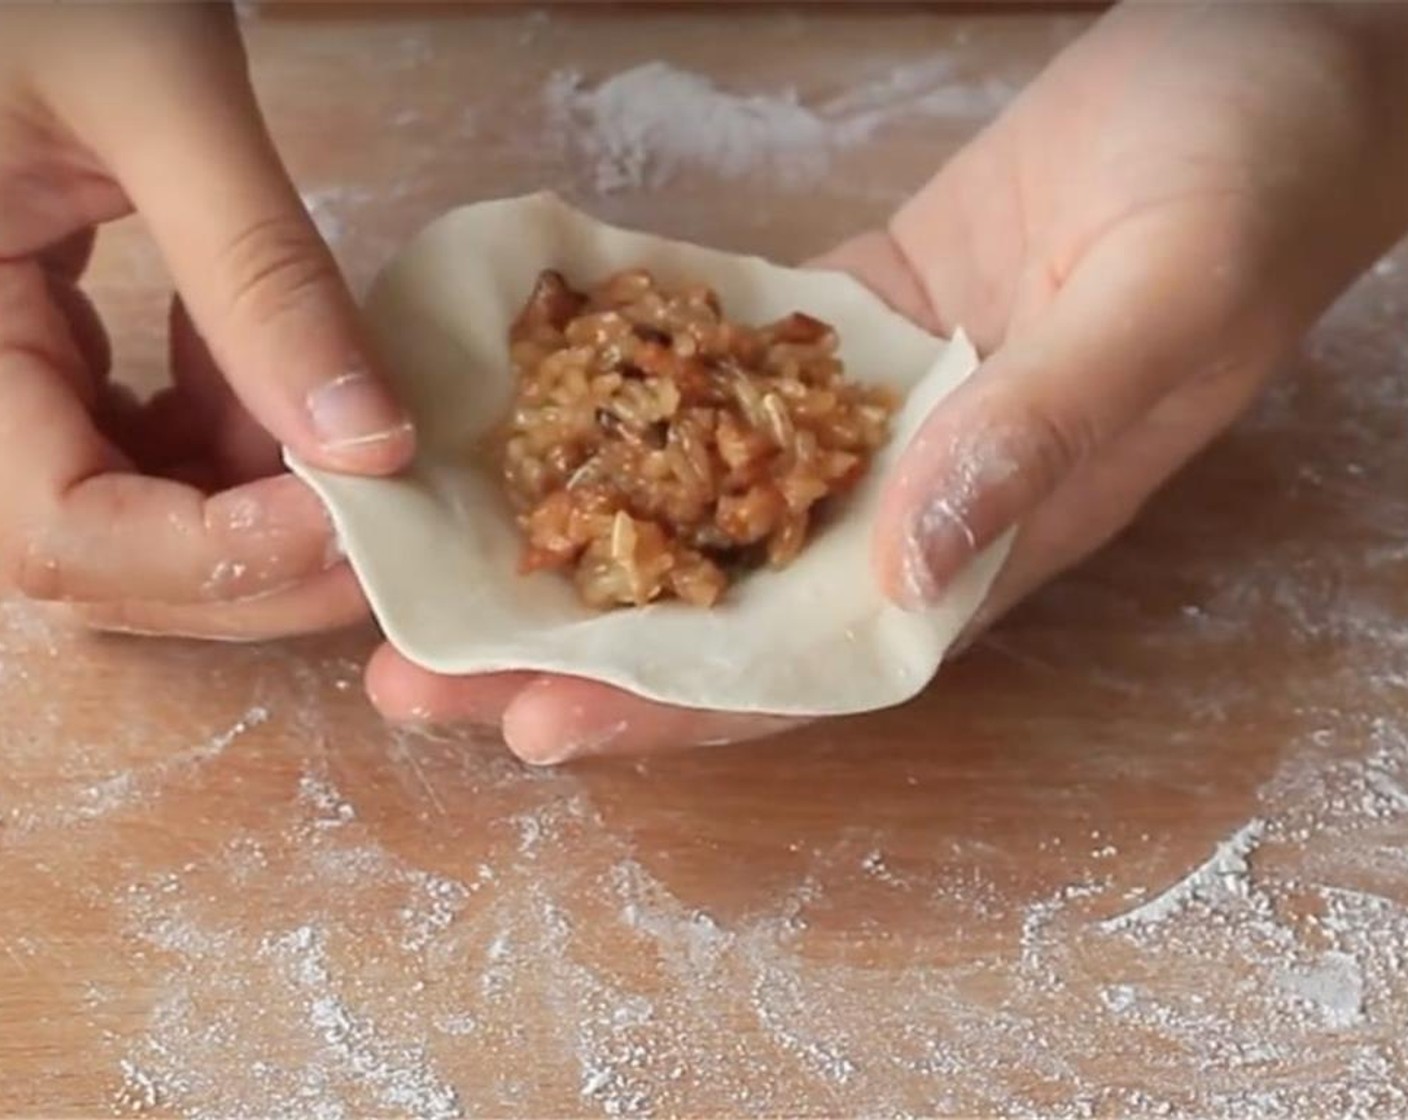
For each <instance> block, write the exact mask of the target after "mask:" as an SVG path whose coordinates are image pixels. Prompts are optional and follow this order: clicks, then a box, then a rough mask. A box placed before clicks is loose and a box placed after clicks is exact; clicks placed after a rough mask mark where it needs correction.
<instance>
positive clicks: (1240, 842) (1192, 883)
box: [1100, 820, 1266, 933]
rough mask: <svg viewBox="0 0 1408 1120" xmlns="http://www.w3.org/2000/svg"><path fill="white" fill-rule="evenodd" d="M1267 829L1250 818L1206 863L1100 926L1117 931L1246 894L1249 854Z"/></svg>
mask: <svg viewBox="0 0 1408 1120" xmlns="http://www.w3.org/2000/svg"><path fill="white" fill-rule="evenodd" d="M1265 831H1266V822H1265V821H1262V820H1252V821H1248V822H1247V823H1246V824H1244V825H1243V826H1242V827H1241V828H1239V829H1237V831H1236V832H1234V833H1233V834H1232V835H1231V836H1229V837H1228V838H1227V839H1226V840H1224V841H1222V842H1221V843H1220V844H1218V846H1217V849H1216V850H1215V851H1214V852H1213V854H1212V855H1211V856H1209V857H1208V859H1207V860H1206V861H1205V862H1204V863H1201V864H1199V865H1198V866H1197V867H1195V868H1194V869H1193V870H1192V871H1190V872H1189V873H1188V874H1187V875H1185V876H1184V877H1183V878H1181V879H1180V880H1178V882H1176V883H1174V884H1173V885H1172V886H1171V887H1169V888H1168V889H1167V890H1165V891H1163V892H1162V893H1161V894H1158V895H1156V896H1155V897H1153V898H1151V899H1149V901H1148V902H1145V903H1142V904H1140V905H1139V906H1136V907H1135V908H1134V909H1133V910H1127V911H1125V912H1124V913H1123V914H1120V915H1118V916H1116V917H1114V918H1110V919H1108V920H1106V921H1104V922H1101V923H1100V928H1101V929H1102V930H1104V931H1106V932H1109V933H1114V932H1117V931H1119V930H1123V929H1128V928H1129V927H1130V926H1135V925H1143V924H1146V923H1156V922H1162V921H1164V920H1165V919H1167V918H1168V917H1169V915H1171V914H1176V913H1177V912H1178V911H1180V910H1182V909H1183V908H1185V907H1187V906H1189V905H1191V904H1193V903H1195V902H1197V903H1203V904H1205V905H1209V906H1214V907H1215V906H1217V905H1218V904H1219V903H1220V902H1221V901H1222V900H1223V899H1225V898H1228V897H1234V898H1235V897H1244V896H1245V895H1246V893H1247V888H1248V883H1249V882H1250V880H1249V878H1248V873H1249V870H1250V868H1249V867H1248V865H1247V856H1248V855H1250V854H1251V852H1252V851H1254V850H1255V848H1256V845H1257V842H1258V841H1259V840H1260V839H1261V836H1262V834H1263V833H1264V832H1265Z"/></svg>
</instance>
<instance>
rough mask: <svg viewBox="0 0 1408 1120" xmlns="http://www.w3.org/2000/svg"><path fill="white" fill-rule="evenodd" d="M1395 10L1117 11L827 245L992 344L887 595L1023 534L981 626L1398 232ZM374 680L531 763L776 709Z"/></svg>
mask: <svg viewBox="0 0 1408 1120" xmlns="http://www.w3.org/2000/svg"><path fill="white" fill-rule="evenodd" d="M1392 8H1393V6H1392V5H1384V6H1374V5H1364V6H1362V7H1361V6H1355V5H1347V6H1344V7H1343V9H1342V8H1341V6H1338V5H1323V6H1311V5H1296V4H1269V5H1256V6H1246V7H1244V6H1238V5H1230V6H1214V7H1208V6H1201V5H1200V6H1197V7H1183V6H1178V5H1168V6H1160V5H1147V6H1145V5H1130V6H1127V7H1124V8H1121V9H1118V10H1116V11H1115V12H1113V13H1112V14H1110V15H1108V16H1107V17H1105V18H1104V19H1103V20H1101V21H1100V23H1098V24H1097V25H1096V26H1095V27H1094V29H1092V31H1091V32H1090V33H1089V34H1087V35H1086V36H1085V37H1084V38H1082V39H1081V40H1080V41H1078V42H1077V43H1076V44H1074V45H1073V46H1072V47H1071V48H1070V49H1069V50H1067V51H1066V52H1065V53H1064V54H1063V55H1062V56H1061V57H1060V58H1058V59H1057V60H1056V62H1055V63H1054V64H1053V65H1052V66H1051V67H1050V68H1048V70H1047V71H1046V72H1045V73H1044V74H1043V75H1042V76H1041V77H1040V78H1039V79H1038V80H1037V81H1036V82H1035V83H1034V84H1033V85H1032V86H1031V87H1030V88H1029V89H1028V90H1026V91H1025V92H1024V93H1023V94H1022V95H1021V96H1020V97H1019V98H1018V100H1017V101H1016V102H1014V104H1013V105H1012V106H1011V108H1009V109H1008V111H1007V112H1006V113H1004V114H1003V116H1002V117H1001V118H999V119H998V121H996V122H995V123H994V124H993V125H992V126H991V127H990V128H988V129H987V130H986V131H984V132H983V133H982V134H981V135H979V136H978V137H977V138H976V139H975V140H974V141H973V142H972V143H971V144H969V145H968V147H967V148H965V149H964V150H962V151H961V152H960V153H959V154H958V155H957V156H956V157H955V158H954V159H953V160H952V161H950V162H949V164H948V165H947V166H945V167H944V168H943V170H942V171H941V172H940V173H939V174H938V175H937V176H936V177H935V178H934V179H933V180H932V181H931V182H930V183H929V184H928V186H926V187H925V188H924V189H923V190H922V191H921V192H920V193H919V194H918V195H917V196H916V197H915V198H914V199H912V200H911V201H910V202H909V203H908V204H906V205H905V206H904V207H903V208H902V209H901V211H900V212H899V214H898V215H896V217H895V218H894V219H893V221H892V222H891V223H890V226H889V228H888V230H887V231H884V232H876V233H872V234H868V235H866V236H864V237H861V238H859V239H857V240H856V241H854V242H851V243H850V244H849V245H847V246H844V247H843V248H842V249H840V250H838V251H837V252H836V253H835V254H833V255H831V256H830V257H829V258H827V259H826V260H824V261H823V262H820V263H823V264H825V265H828V266H830V267H833V268H844V269H848V270H850V271H851V272H853V273H855V274H856V275H857V276H858V277H860V279H861V280H862V281H864V282H865V283H867V284H869V285H870V286H871V287H872V288H873V289H874V290H875V291H876V292H877V293H878V294H879V295H880V296H881V297H882V298H884V299H885V300H886V301H887V302H889V303H890V304H891V305H892V306H894V307H896V308H897V309H898V310H900V311H902V312H905V313H906V314H908V315H910V316H911V317H912V318H913V319H915V321H917V322H919V323H920V324H921V325H923V326H925V327H927V328H929V329H931V330H935V331H937V332H939V333H949V332H950V331H951V330H952V328H953V327H955V326H956V325H959V324H961V325H963V326H964V327H965V328H967V329H968V331H969V332H970V333H971V334H972V335H973V337H974V340H975V341H976V343H977V345H978V349H979V351H980V352H981V353H983V354H984V355H986V359H985V361H984V363H983V365H982V367H981V369H980V370H979V371H978V373H977V374H975V375H974V377H973V378H972V379H970V380H969V381H968V382H967V383H965V384H964V385H963V386H962V387H960V389H959V390H958V391H956V392H955V393H954V394H952V395H951V396H950V397H949V398H947V399H946V400H944V401H943V402H942V403H941V404H940V405H939V406H938V407H937V408H936V409H935V411H934V412H933V414H932V415H931V416H930V418H929V420H928V421H927V422H926V424H925V426H924V427H923V428H922V429H921V431H920V433H919V434H918V436H916V438H915V439H914V440H913V441H912V442H911V444H910V446H909V448H908V449H907V450H906V453H905V459H904V462H903V465H902V467H901V469H899V470H897V471H896V472H895V481H893V482H892V483H891V484H890V485H889V487H888V489H887V491H886V493H885V496H884V499H883V502H882V508H881V510H880V514H879V517H878V519H877V524H876V527H875V566H876V576H877V578H878V580H879V582H880V585H881V586H882V587H883V588H884V589H885V590H886V592H887V594H888V595H889V596H890V597H891V598H892V599H894V600H895V601H896V602H897V603H899V604H900V605H902V606H905V607H906V608H908V609H914V610H922V609H924V608H925V606H926V604H928V603H932V602H933V601H934V600H935V599H936V597H937V596H939V595H940V594H942V592H943V590H944V587H945V586H946V584H947V583H948V582H949V581H950V580H951V579H952V578H953V576H954V575H955V574H956V573H957V572H958V571H959V570H961V569H962V568H963V567H964V566H965V565H966V564H967V563H968V562H969V561H970V560H971V559H972V557H973V556H974V554H975V553H976V552H977V551H978V550H980V549H982V548H985V547H986V546H987V545H988V544H990V543H992V542H993V541H994V540H996V539H997V537H999V536H1000V535H1001V534H1002V533H1003V532H1004V531H1005V530H1006V529H1008V528H1009V527H1010V526H1012V525H1017V524H1020V525H1021V531H1020V533H1019V536H1018V540H1017V544H1016V546H1015V548H1014V550H1013V552H1012V555H1011V558H1010V559H1009V561H1008V563H1007V566H1006V567H1005V569H1004V571H1003V573H1002V575H1001V577H1000V578H999V580H998V582H997V585H996V586H995V587H994V588H993V591H992V594H991V595H990V596H989V599H988V602H987V603H986V604H985V606H984V608H983V609H982V611H981V612H980V615H979V617H978V619H977V620H976V622H975V626H976V627H977V628H981V626H983V625H985V624H987V623H988V622H990V621H991V620H992V619H993V618H994V617H996V616H997V615H998V614H999V613H1001V612H1002V611H1003V610H1005V609H1006V608H1007V607H1009V606H1010V605H1011V604H1012V603H1014V602H1015V601H1016V600H1017V599H1018V598H1020V597H1021V596H1022V595H1024V594H1026V593H1027V592H1029V591H1030V590H1032V589H1033V588H1034V587H1036V586H1037V585H1038V584H1040V583H1041V582H1043V581H1044V580H1046V579H1048V578H1050V577H1051V576H1052V575H1053V574H1055V573H1056V572H1059V571H1061V570H1062V569H1064V568H1066V567H1068V566H1070V565H1071V564H1073V563H1075V562H1076V561H1078V560H1080V559H1081V558H1082V557H1084V556H1086V555H1088V554H1089V553H1090V552H1092V551H1094V550H1095V549H1096V548H1098V547H1100V546H1101V545H1102V544H1104V543H1105V542H1106V541H1108V540H1109V539H1110V538H1111V537H1112V536H1114V535H1115V534H1116V533H1117V532H1118V531H1119V530H1120V529H1121V528H1123V527H1124V526H1125V525H1126V524H1128V523H1129V521H1130V520H1131V519H1132V518H1133V517H1134V515H1135V513H1136V512H1137V511H1138V509H1139V507H1140V505H1141V504H1142V503H1143V502H1144V501H1145V500H1146V499H1147V498H1148V497H1149V495H1150V494H1152V493H1153V492H1154V490H1155V489H1157V488H1158V487H1159V486H1160V485H1161V484H1162V483H1163V482H1164V481H1165V480H1166V479H1167V478H1168V477H1169V476H1170V475H1172V474H1173V473H1174V472H1175V471H1176V470H1177V469H1178V468H1179V467H1180V466H1182V465H1183V463H1185V462H1186V461H1187V460H1188V459H1190V458H1191V457H1192V456H1193V455H1195V454H1196V453H1197V452H1198V451H1199V450H1200V449H1201V448H1202V447H1203V446H1204V445H1206V444H1207V443H1208V441H1209V440H1211V439H1212V438H1213V437H1214V436H1216V435H1217V434H1218V433H1219V432H1220V431H1222V430H1223V429H1224V428H1225V427H1226V426H1227V425H1228V424H1230V423H1231V422H1232V420H1233V419H1234V418H1235V417H1236V416H1237V414H1238V413H1239V412H1240V411H1241V410H1242V408H1243V407H1245V406H1246V404H1247V403H1248V402H1249V401H1250V400H1251V399H1252V398H1253V396H1254V395H1255V393H1256V391H1257V389H1258V388H1259V386H1260V385H1261V384H1262V382H1263V381H1264V380H1265V378H1266V377H1267V376H1268V375H1269V373H1270V371H1271V370H1272V369H1273V368H1274V366H1275V364H1276V363H1277V361H1278V360H1279V358H1280V357H1281V356H1282V355H1283V354H1284V353H1285V352H1286V350H1287V349H1288V348H1289V347H1290V346H1292V345H1293V344H1294V342H1295V340H1296V339H1297V338H1298V337H1299V336H1300V334H1301V333H1302V332H1303V331H1304V330H1305V328H1306V327H1307V326H1308V325H1309V324H1310V323H1311V322H1312V321H1313V320H1314V319H1315V318H1316V317H1317V316H1318V314H1319V313H1320V311H1321V310H1322V309H1323V308H1324V307H1325V306H1326V305H1327V304H1328V303H1329V301H1330V300H1331V299H1333V298H1334V296H1335V295H1336V294H1338V292H1339V291H1341V290H1342V289H1343V288H1344V287H1345V286H1346V285H1348V283H1349V282H1350V281H1351V280H1352V279H1353V278H1354V276H1355V275H1356V274H1357V273H1358V271H1360V270H1361V269H1363V268H1364V267H1365V266H1366V265H1367V264H1368V263H1369V262H1370V261H1371V260H1373V259H1374V257H1375V256H1376V255H1377V254H1378V253H1380V252H1382V251H1383V250H1384V249H1386V248H1387V247H1388V246H1389V245H1390V244H1392V242H1393V241H1394V240H1395V239H1396V238H1397V237H1398V236H1399V235H1400V234H1401V233H1402V230H1403V227H1404V225H1405V224H1408V205H1405V203H1406V202H1408V131H1405V130H1404V129H1403V127H1402V126H1403V125H1404V118H1403V112H1402V106H1403V104H1405V103H1408V88H1404V87H1405V86H1408V80H1405V78H1404V76H1403V73H1402V67H1401V65H1400V63H1399V62H1398V61H1397V59H1398V58H1400V57H1401V56H1400V55H1398V54H1395V52H1394V50H1393V49H1392V47H1391V46H1385V40H1387V41H1389V42H1390V43H1391V42H1393V41H1395V40H1396V41H1398V42H1402V41H1403V40H1405V39H1408V20H1404V19H1403V18H1402V16H1401V14H1400V13H1399V12H1397V11H1392V10H1391V9H1392ZM1351 9H1352V10H1351ZM367 682H368V689H369V692H370V693H371V696H372V698H373V700H374V702H375V703H376V704H377V706H378V707H379V708H380V709H381V711H382V712H383V713H385V714H386V715H387V716H389V717H391V718H393V719H416V720H420V721H424V722H436V723H448V722H455V721H474V722H480V723H486V724H492V723H498V724H501V726H502V729H503V734H504V738H505V739H506V741H507V743H508V745H509V747H510V748H511V749H512V750H513V751H514V752H515V753H517V754H518V755H519V756H520V757H522V758H524V759H525V760H527V761H530V762H535V763H553V762H560V761H563V760H565V759H567V758H573V757H580V756H582V755H590V754H606V753H613V754H615V753H629V752H633V751H642V750H648V749H652V748H656V747H660V746H684V745H689V744H703V743H712V742H725V741H738V740H742V739H747V738H751V737H756V736H759V735H764V734H768V733H771V732H773V731H776V730H779V729H780V728H782V727H785V726H788V725H789V721H786V720H781V719H777V718H772V717H767V716H738V715H728V714H720V713H709V712H697V711H690V710H683V709H677V708H670V707H666V706H662V705H660V704H655V703H651V702H649V701H646V700H643V699H640V698H639V697H635V696H632V695H629V694H627V693H624V692H621V691H620V690H618V689H614V688H611V687H608V686H606V685H602V684H597V683H593V682H590V681H584V680H580V679H574V678H567V677H560V676H551V675H545V674H533V673H504V674H493V675H489V676H483V677H477V678H460V679H450V678H443V677H436V676H434V675H432V674H429V673H427V672H425V671H423V670H421V669H418V668H416V667H415V666H413V665H411V664H410V663H409V662H407V661H406V660H405V659H404V658H402V657H400V656H399V655H398V654H396V653H395V652H394V651H392V650H391V649H389V648H383V649H382V650H380V651H379V652H378V653H377V655H376V656H375V658H374V659H373V661H372V664H371V665H370V667H369V669H368V676H367Z"/></svg>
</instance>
